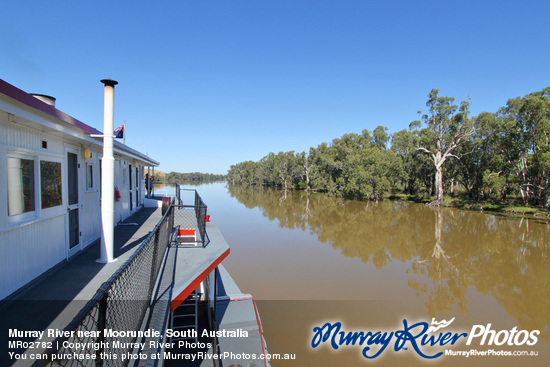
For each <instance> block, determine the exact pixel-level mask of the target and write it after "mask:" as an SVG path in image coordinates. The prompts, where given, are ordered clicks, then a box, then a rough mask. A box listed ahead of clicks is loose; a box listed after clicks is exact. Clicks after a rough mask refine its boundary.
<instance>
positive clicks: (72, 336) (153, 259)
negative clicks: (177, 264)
mask: <svg viewBox="0 0 550 367" xmlns="http://www.w3.org/2000/svg"><path fill="white" fill-rule="evenodd" d="M172 203H173V201H172ZM173 228H174V205H170V207H169V208H168V210H167V211H166V213H165V214H164V216H163V217H162V219H161V221H160V222H159V223H158V224H157V226H156V227H155V228H154V230H153V231H152V232H151V233H150V234H149V235H148V236H147V238H146V239H145V240H144V241H143V243H142V244H141V245H140V247H139V248H138V249H137V250H136V252H135V253H134V254H133V255H132V256H131V257H130V258H129V259H128V260H127V261H126V262H125V263H124V264H123V265H122V266H121V267H120V268H119V269H118V270H117V272H116V273H115V274H114V275H113V276H112V277H111V278H110V279H109V280H108V281H107V282H105V283H103V285H102V286H101V287H100V288H99V290H98V291H97V293H96V294H95V296H94V297H93V298H92V299H91V300H90V301H89V302H88V303H87V304H86V306H84V308H83V309H82V310H81V311H80V313H79V314H78V315H77V316H76V317H75V318H74V319H73V321H72V322H71V323H70V324H69V325H68V326H67V327H66V328H65V329H64V330H65V331H66V332H67V333H65V334H66V335H69V336H68V337H65V336H64V337H60V338H57V339H56V340H55V341H54V342H53V343H52V345H53V346H54V347H53V348H52V349H49V350H47V351H46V352H45V354H47V355H48V356H49V360H47V361H45V360H41V361H37V362H35V363H34V364H33V365H32V366H33V367H40V366H90V367H91V366H96V367H97V366H103V365H105V366H109V367H115V366H122V367H125V366H127V365H128V363H129V362H130V361H131V360H130V359H127V358H126V359H123V358H122V355H127V354H128V353H132V351H133V348H132V347H131V346H128V347H125V345H130V344H125V343H134V342H135V341H136V339H137V334H138V333H137V332H136V330H140V326H141V324H142V322H143V318H144V316H145V313H146V311H147V308H148V307H149V305H150V302H151V297H152V294H153V290H154V287H155V282H156V277H157V274H158V271H159V268H160V266H161V264H162V260H163V257H164V253H165V250H166V248H167V246H168V243H169V241H170V236H171V234H172V230H173ZM105 331H107V332H105ZM74 343H82V344H79V346H81V348H82V347H84V348H82V349H79V350H78V353H79V354H83V355H90V356H91V355H95V357H96V359H82V360H81V359H77V358H74V352H75V349H74V345H75V344H74ZM71 346H73V347H72V348H71ZM116 346H118V347H116ZM107 352H108V353H107ZM114 354H118V356H117V358H116V359H115V357H114V356H113V355H114ZM70 356H73V357H72V358H71V357H70Z"/></svg>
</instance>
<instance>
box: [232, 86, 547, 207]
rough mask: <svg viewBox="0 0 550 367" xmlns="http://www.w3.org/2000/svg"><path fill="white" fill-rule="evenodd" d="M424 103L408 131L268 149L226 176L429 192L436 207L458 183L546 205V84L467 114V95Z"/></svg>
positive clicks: (364, 192)
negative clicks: (496, 106)
mask: <svg viewBox="0 0 550 367" xmlns="http://www.w3.org/2000/svg"><path fill="white" fill-rule="evenodd" d="M426 107H427V111H426V112H425V113H422V112H420V111H419V114H420V119H419V120H416V121H413V122H412V123H411V124H410V125H409V129H404V130H401V131H398V132H396V133H394V134H392V135H389V134H388V133H387V130H388V129H387V128H386V127H384V126H378V127H377V128H375V129H374V131H372V132H370V131H368V130H363V131H362V133H361V134H356V133H350V134H345V135H343V136H342V137H341V138H338V139H334V140H333V141H332V142H331V143H330V144H327V143H322V144H320V145H319V146H317V147H312V148H310V149H309V152H300V153H296V152H294V151H290V152H279V153H277V154H275V153H269V154H268V155H267V156H265V157H263V158H262V159H261V160H260V161H258V162H253V161H245V162H241V163H238V164H235V165H232V166H231V168H230V170H229V171H228V177H227V178H228V181H229V182H231V183H234V184H240V185H250V186H251V185H263V186H275V187H281V188H284V189H290V188H301V189H305V190H308V191H309V190H323V191H326V192H328V193H329V194H332V195H341V196H345V197H350V198H369V199H375V200H379V199H382V198H383V197H384V195H387V194H389V193H405V194H410V195H416V194H423V195H427V196H431V195H433V196H434V204H436V205H439V204H441V202H442V200H443V197H444V196H443V194H444V192H449V191H451V192H453V191H454V190H456V189H457V188H460V189H461V191H462V192H464V193H465V194H466V196H467V197H468V198H469V199H472V200H494V201H505V200H506V199H507V198H510V197H519V198H521V200H522V202H523V204H525V205H528V204H531V205H534V206H543V207H544V208H547V209H548V208H549V207H550V87H548V88H545V89H543V90H542V91H538V92H534V93H530V94H528V95H526V96H524V97H517V98H513V99H510V100H508V102H507V104H506V106H504V107H501V108H499V109H498V111H496V112H482V113H480V114H479V115H478V116H470V111H469V100H465V101H462V102H461V103H460V105H456V104H454V98H452V97H442V96H439V90H437V89H433V90H432V91H431V92H430V93H429V95H428V101H427V102H426Z"/></svg>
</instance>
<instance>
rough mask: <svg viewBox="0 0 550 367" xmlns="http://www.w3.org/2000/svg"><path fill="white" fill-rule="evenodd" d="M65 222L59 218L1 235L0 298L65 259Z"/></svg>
mask: <svg viewBox="0 0 550 367" xmlns="http://www.w3.org/2000/svg"><path fill="white" fill-rule="evenodd" d="M65 222H66V215H58V216H55V217H52V218H48V219H44V220H40V221H35V222H32V223H29V224H27V225H23V226H21V227H19V228H17V229H14V230H11V231H4V232H0V243H1V244H2V245H1V246H0V268H1V269H2V270H1V273H2V276H1V277H0V299H3V298H5V297H6V296H8V295H10V294H11V293H13V292H14V291H16V290H17V289H19V288H21V287H22V286H24V285H25V284H27V283H28V282H30V281H32V280H33V279H34V278H36V277H38V276H39V275H40V274H42V273H44V272H45V271H47V270H49V269H50V268H52V267H53V266H55V265H56V264H58V263H59V262H61V261H63V260H64V259H65V256H66V249H65Z"/></svg>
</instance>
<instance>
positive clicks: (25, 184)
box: [7, 157, 35, 216]
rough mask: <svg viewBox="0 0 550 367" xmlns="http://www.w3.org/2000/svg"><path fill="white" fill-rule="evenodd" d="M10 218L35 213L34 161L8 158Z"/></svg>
mask: <svg viewBox="0 0 550 367" xmlns="http://www.w3.org/2000/svg"><path fill="white" fill-rule="evenodd" d="M7 168H8V169H7V171H8V172H7V173H8V216H14V215H18V214H23V213H27V212H32V211H34V201H35V199H34V195H35V193H34V186H35V185H34V160H32V159H23V158H15V157H8V159H7Z"/></svg>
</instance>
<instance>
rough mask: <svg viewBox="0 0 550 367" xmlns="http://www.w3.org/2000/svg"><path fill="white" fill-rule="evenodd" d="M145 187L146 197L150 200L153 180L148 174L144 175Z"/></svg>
mask: <svg viewBox="0 0 550 367" xmlns="http://www.w3.org/2000/svg"><path fill="white" fill-rule="evenodd" d="M145 187H146V188H147V197H148V198H150V197H151V196H152V193H153V178H152V177H149V174H148V173H146V174H145Z"/></svg>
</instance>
